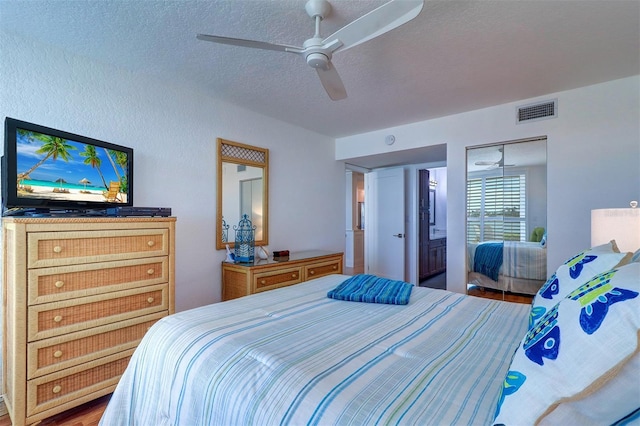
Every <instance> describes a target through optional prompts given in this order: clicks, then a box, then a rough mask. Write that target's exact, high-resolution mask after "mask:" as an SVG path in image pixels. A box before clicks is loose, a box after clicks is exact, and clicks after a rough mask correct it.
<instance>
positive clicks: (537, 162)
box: [466, 137, 547, 295]
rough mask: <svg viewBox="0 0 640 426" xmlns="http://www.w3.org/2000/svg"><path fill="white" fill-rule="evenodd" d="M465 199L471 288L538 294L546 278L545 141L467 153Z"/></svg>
mask: <svg viewBox="0 0 640 426" xmlns="http://www.w3.org/2000/svg"><path fill="white" fill-rule="evenodd" d="M466 198H467V250H468V262H469V264H468V269H467V270H468V281H467V283H468V288H469V286H471V285H474V286H476V287H479V288H484V289H493V290H498V291H502V292H511V293H518V294H525V295H534V294H536V292H537V291H538V290H539V289H540V287H541V286H542V284H544V282H545V281H546V279H547V270H546V264H547V261H546V258H547V256H546V252H547V250H546V247H547V246H546V229H547V141H546V138H545V137H537V138H532V139H527V140H519V141H513V142H506V143H502V144H496V145H486V146H480V147H470V148H467V197H466ZM543 236H544V238H542V237H543Z"/></svg>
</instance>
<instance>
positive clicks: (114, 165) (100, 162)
mask: <svg viewBox="0 0 640 426" xmlns="http://www.w3.org/2000/svg"><path fill="white" fill-rule="evenodd" d="M16 136H17V146H16V153H17V173H18V176H17V181H16V182H17V185H18V197H25V198H36V199H47V200H56V201H74V202H75V201H79V202H87V203H96V202H98V203H105V202H109V203H126V202H127V193H128V190H129V183H128V182H127V176H128V173H127V172H128V170H127V166H128V164H129V163H128V158H127V154H126V153H125V152H122V151H115V150H111V149H107V148H104V147H100V146H94V145H89V144H85V143H81V142H76V141H73V140H69V139H63V138H60V137H55V136H52V135H46V134H42V133H37V132H32V131H29V130H24V129H18V131H17V135H16Z"/></svg>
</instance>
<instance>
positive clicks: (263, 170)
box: [216, 139, 269, 249]
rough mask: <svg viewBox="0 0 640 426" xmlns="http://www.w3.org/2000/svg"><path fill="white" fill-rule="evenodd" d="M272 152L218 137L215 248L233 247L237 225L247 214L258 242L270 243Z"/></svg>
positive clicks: (256, 242) (262, 243)
mask: <svg viewBox="0 0 640 426" xmlns="http://www.w3.org/2000/svg"><path fill="white" fill-rule="evenodd" d="M268 161H269V151H268V150H267V149H264V148H258V147H254V146H250V145H245V144H241V143H238V142H232V141H228V140H224V139H218V208H217V215H216V216H217V219H216V248H218V249H224V248H225V247H226V245H227V244H228V245H229V247H233V246H234V241H235V232H234V226H238V223H239V222H240V220H241V219H242V217H243V215H245V214H246V215H247V217H248V218H249V220H251V223H252V225H253V226H254V227H255V244H256V245H267V244H268V243H269V242H268V223H269V220H268V217H269V215H268V181H269V165H268Z"/></svg>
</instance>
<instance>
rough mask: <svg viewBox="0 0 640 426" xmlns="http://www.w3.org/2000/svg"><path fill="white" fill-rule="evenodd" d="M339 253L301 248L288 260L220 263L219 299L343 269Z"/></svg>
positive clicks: (298, 281)
mask: <svg viewBox="0 0 640 426" xmlns="http://www.w3.org/2000/svg"><path fill="white" fill-rule="evenodd" d="M342 257H343V254H342V253H335V252H329V251H318V250H314V251H301V252H297V253H295V252H294V253H291V255H290V256H289V258H288V260H273V259H266V260H256V261H255V262H254V263H226V262H223V263H222V300H230V299H235V298H237V297H242V296H247V295H249V294H253V293H258V292H261V291H267V290H273V289H274V288H279V287H286V286H289V285H293V284H299V283H301V282H303V281H308V280H310V279H313V278H318V277H322V276H323V275H329V274H341V273H342Z"/></svg>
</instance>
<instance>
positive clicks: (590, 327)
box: [567, 269, 638, 334]
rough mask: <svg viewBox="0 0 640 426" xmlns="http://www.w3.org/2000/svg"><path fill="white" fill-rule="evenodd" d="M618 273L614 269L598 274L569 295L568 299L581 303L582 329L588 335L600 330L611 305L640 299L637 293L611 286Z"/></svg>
mask: <svg viewBox="0 0 640 426" xmlns="http://www.w3.org/2000/svg"><path fill="white" fill-rule="evenodd" d="M616 272H617V269H613V270H611V271H607V272H603V273H602V274H598V275H596V276H595V277H593V278H592V279H591V280H590V281H589V282H587V283H585V284H584V285H582V286H580V287H578V288H577V289H575V290H574V291H572V292H571V293H569V294H568V295H567V298H568V299H572V300H577V301H578V302H580V306H582V309H581V310H580V327H582V330H584V332H585V333H587V334H593V333H594V332H595V331H596V330H598V328H600V325H602V322H603V321H604V319H605V317H606V316H607V313H608V312H609V307H610V306H611V305H613V304H614V303H618V302H623V301H625V300H630V299H634V298H636V297H638V292H636V291H633V290H628V289H624V288H618V287H613V286H612V285H611V284H610V281H611V278H613V276H614V275H615V273H616Z"/></svg>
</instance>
